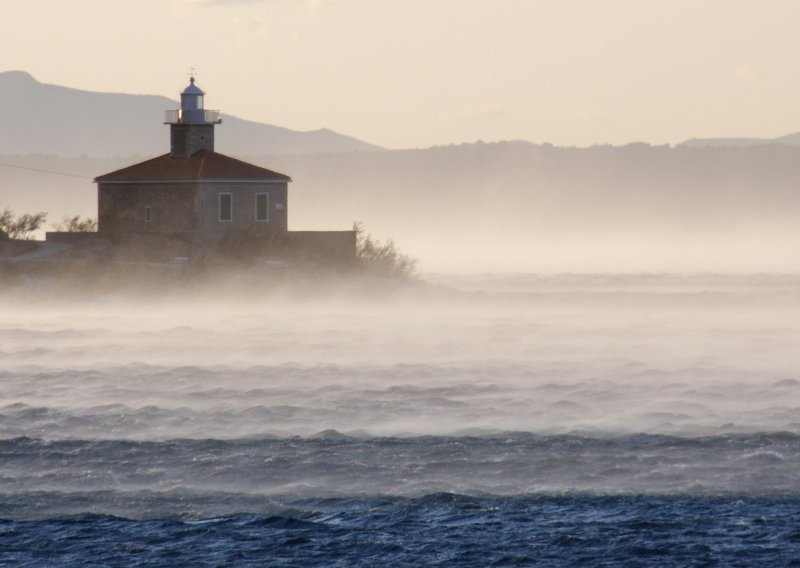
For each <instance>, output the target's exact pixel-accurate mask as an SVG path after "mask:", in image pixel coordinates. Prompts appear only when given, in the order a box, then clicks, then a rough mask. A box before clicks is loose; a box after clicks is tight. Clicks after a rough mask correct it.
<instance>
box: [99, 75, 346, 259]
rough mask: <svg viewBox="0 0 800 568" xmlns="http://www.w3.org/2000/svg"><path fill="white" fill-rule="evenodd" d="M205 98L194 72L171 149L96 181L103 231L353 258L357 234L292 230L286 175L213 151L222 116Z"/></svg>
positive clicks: (173, 126) (171, 116) (115, 238)
mask: <svg viewBox="0 0 800 568" xmlns="http://www.w3.org/2000/svg"><path fill="white" fill-rule="evenodd" d="M204 95H205V93H204V92H203V91H202V90H201V89H200V88H199V87H197V85H195V80H194V77H192V78H191V79H190V82H189V86H188V87H186V89H185V90H184V91H183V92H182V93H181V104H180V109H178V110H170V111H167V112H166V120H165V124H169V127H170V152H169V153H167V154H164V155H162V156H158V157H157V158H153V159H151V160H147V161H144V162H141V163H138V164H134V165H132V166H128V167H126V168H122V169H120V170H116V171H114V172H111V173H107V174H104V175H101V176H98V177H97V178H96V179H95V180H94V181H95V182H96V183H97V194H98V236H99V237H100V238H104V239H108V240H110V241H111V242H128V241H130V240H132V239H137V240H142V239H143V238H147V237H151V238H153V237H163V238H169V239H177V240H181V241H184V242H191V243H193V244H194V245H198V246H208V245H211V244H213V243H215V242H219V241H221V240H222V239H223V238H225V237H236V238H237V239H238V240H237V241H236V242H239V243H245V244H246V245H252V246H253V247H256V248H258V247H260V248H261V249H263V251H264V252H266V253H270V254H272V255H273V256H275V255H277V256H279V257H284V258H287V259H289V258H307V259H314V258H318V259H327V260H330V259H338V260H354V259H355V241H356V235H355V233H354V232H353V231H325V232H320V231H289V230H288V191H287V189H288V184H289V182H291V181H292V180H291V178H290V177H289V176H287V175H285V174H281V173H278V172H274V171H272V170H268V169H266V168H261V167H259V166H255V165H253V164H248V163H246V162H243V161H241V160H236V159H234V158H231V157H229V156H225V155H224V154H220V153H218V152H216V151H215V150H214V127H215V126H216V125H217V124H220V123H221V122H222V118H221V116H220V113H219V111H215V110H206V109H205V106H204V100H203V99H204ZM151 240H152V239H151ZM229 240H230V239H229ZM241 246H244V244H243V245H241Z"/></svg>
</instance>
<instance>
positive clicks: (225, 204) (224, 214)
mask: <svg viewBox="0 0 800 568" xmlns="http://www.w3.org/2000/svg"><path fill="white" fill-rule="evenodd" d="M219 221H220V223H225V222H228V221H233V194H232V193H220V194H219Z"/></svg>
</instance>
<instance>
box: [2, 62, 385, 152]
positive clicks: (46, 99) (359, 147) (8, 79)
mask: <svg viewBox="0 0 800 568" xmlns="http://www.w3.org/2000/svg"><path fill="white" fill-rule="evenodd" d="M177 106H178V103H177V102H176V101H173V100H171V99H168V98H166V97H161V96H154V95H127V94H118V93H96V92H91V91H81V90H78V89H70V88H67V87H60V86H57V85H48V84H44V83H40V82H39V81H37V80H36V79H34V78H33V77H32V76H31V75H29V74H28V73H25V72H23V71H6V72H4V73H0V107H1V108H3V109H4V110H5V115H4V117H3V133H2V136H0V154H18V155H19V154H50V155H57V156H81V155H87V156H96V157H108V156H115V155H119V156H124V155H128V156H130V155H134V154H140V155H155V154H159V153H161V152H167V151H168V150H169V147H168V146H169V133H168V132H167V128H166V127H165V126H164V125H163V124H162V122H163V118H164V111H165V110H167V109H172V108H177ZM223 116H224V122H223V125H222V127H220V128H219V129H218V130H217V147H218V148H219V150H220V151H222V152H225V153H229V154H274V155H280V154H308V153H318V152H353V151H369V150H379V149H380V148H379V147H378V146H374V145H372V144H368V143H366V142H362V141H361V140H357V139H355V138H352V137H349V136H344V135H342V134H337V133H336V132H333V131H331V130H327V129H322V130H314V131H309V132H298V131H295V130H289V129H288V128H281V127H279V126H272V125H269V124H262V123H258V122H251V121H248V120H243V119H240V118H236V117H235V116H227V115H223Z"/></svg>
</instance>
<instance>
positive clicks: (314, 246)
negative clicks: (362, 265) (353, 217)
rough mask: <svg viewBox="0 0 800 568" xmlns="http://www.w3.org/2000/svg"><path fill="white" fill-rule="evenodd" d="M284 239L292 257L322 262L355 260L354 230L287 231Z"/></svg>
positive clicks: (349, 262)
mask: <svg viewBox="0 0 800 568" xmlns="http://www.w3.org/2000/svg"><path fill="white" fill-rule="evenodd" d="M285 239H286V244H285V246H286V252H287V253H289V255H290V256H291V257H292V258H296V259H300V260H307V261H312V262H321V263H324V264H345V265H352V264H355V262H356V232H355V231H289V232H288V233H286V234H285Z"/></svg>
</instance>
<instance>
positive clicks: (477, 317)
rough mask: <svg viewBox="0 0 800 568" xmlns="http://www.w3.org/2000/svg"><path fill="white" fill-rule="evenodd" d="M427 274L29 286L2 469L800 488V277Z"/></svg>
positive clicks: (651, 489)
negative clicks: (328, 281) (152, 285)
mask: <svg viewBox="0 0 800 568" xmlns="http://www.w3.org/2000/svg"><path fill="white" fill-rule="evenodd" d="M429 280H431V281H433V282H434V283H435V284H436V285H434V286H422V287H411V288H408V289H396V290H393V291H386V292H385V293H377V294H371V295H363V294H356V293H352V294H335V295H334V294H325V293H319V294H310V295H299V296H298V295H297V294H294V295H292V294H283V293H280V292H277V293H274V294H249V295H248V294H245V293H234V291H232V290H226V289H220V290H218V293H210V294H209V293H205V294H203V295H199V296H194V295H192V294H187V295H182V294H169V295H167V296H162V297H159V296H157V295H156V296H153V297H150V296H144V297H138V298H135V299H134V298H131V297H126V296H125V295H124V294H114V293H109V294H107V295H105V296H102V297H97V298H92V299H82V300H78V301H74V302H70V301H63V300H59V299H58V297H57V295H53V293H52V292H53V291H51V294H50V296H49V297H48V298H46V299H45V298H41V297H40V298H39V299H36V298H35V295H32V294H30V293H29V292H27V291H20V290H16V291H14V290H12V291H9V292H7V296H6V298H5V299H4V300H3V303H4V306H3V309H2V315H0V346H1V347H0V358H1V360H2V368H1V369H0V379H2V383H3V389H2V394H0V438H2V439H5V440H8V441H7V442H5V443H4V444H5V447H6V451H8V452H10V454H8V455H7V456H6V457H7V459H6V461H5V464H6V465H5V466H4V467H3V471H2V474H3V479H2V481H0V487H2V486H5V490H13V491H16V490H25V491H31V490H41V489H44V488H47V489H53V488H59V487H60V488H62V489H69V490H91V489H98V490H106V491H111V490H114V489H124V490H126V491H132V490H141V489H148V490H152V491H160V490H162V489H169V490H179V489H192V490H197V489H203V488H205V489H209V490H215V491H222V490H224V491H228V492H229V491H236V490H243V491H245V492H246V493H255V494H266V495H273V494H290V495H291V494H294V495H320V494H322V495H340V494H351V493H356V494H362V493H368V494H369V493H376V494H399V495H422V494H425V493H427V492H430V491H456V492H466V493H496V494H497V493H499V494H508V493H512V494H513V493H530V492H545V493H547V492H551V493H552V492H560V491H570V490H580V491H588V492H595V493H600V494H603V493H608V492H611V493H618V492H620V491H623V492H624V491H635V492H645V493H664V492H666V493H670V492H676V491H677V492H681V491H687V490H688V491H696V490H707V491H737V490H744V491H753V492H757V493H759V492H763V491H767V492H769V491H775V490H779V489H781V488H782V489H797V488H800V487H796V486H800V484H799V483H797V482H796V481H794V478H793V477H791V476H789V474H790V471H791V469H792V468H794V467H796V465H797V461H798V454H797V449H798V447H800V406H798V404H797V402H796V400H797V396H798V394H800V376H798V374H797V369H798V368H800V365H799V363H800V354H798V351H797V349H796V346H797V345H798V344H800V317H798V316H800V302H798V300H799V299H800V286H799V284H800V278H798V277H794V276H667V275H662V276H657V275H656V276H653V275H639V276H613V275H597V276H552V277H543V276H538V277H537V276H527V275H518V276H496V275H483V276H463V277H458V276H436V275H433V276H430V277H429ZM23 298H25V301H24V302H22V301H21V300H22V299H23ZM775 432H781V433H782V434H780V435H777V434H769V433H775ZM641 436H645V438H642V437H641ZM753 436H756V437H755V438H754V437H753ZM298 437H299V438H298ZM14 440H17V442H14ZM20 440H21V441H20ZM176 440H183V441H181V442H176ZM189 440H195V441H194V442H192V441H189ZM212 440H214V442H211V441H212ZM74 441H80V443H78V445H77V446H75V445H71V444H74V443H75V442H74ZM119 441H124V442H125V443H126V444H138V445H135V446H133V447H135V448H136V450H135V451H133V450H129V449H126V450H125V451H123V452H122V454H120V453H119V451H121V450H119V448H118V447H117V446H115V442H119ZM23 442H24V444H25V445H26V447H29V449H30V448H32V449H33V452H32V454H28V453H27V451H26V452H22V453H18V452H19V448H17V447H16V444H18V443H23ZM65 443H66V444H67V446H63V444H65ZM9 444H11V445H10V446H9ZM30 444H32V446H30ZM176 444H177V445H176ZM124 447H125V448H130V446H124ZM64 448H70V449H69V451H67V455H68V456H72V457H69V458H66V459H65V460H57V461H54V462H49V461H46V460H43V459H42V455H47V454H48V453H49V452H51V451H56V452H57V453H58V452H62V451H66V450H64ZM115 448H116V449H115ZM578 450H580V451H578ZM128 451H133V453H134V455H135V456H138V458H136V457H132V458H131V459H127V458H126V459H121V455H123V456H124V455H127V454H126V452H128ZM9 455H16V456H17V459H19V460H21V461H20V462H19V463H17V464H16V465H13V464H14V462H15V460H14V459H10V457H9ZM25 456H27V457H25ZM156 456H160V457H159V458H158V463H160V464H162V465H161V466H160V467H159V468H155V469H154V470H153V471H152V472H151V473H148V474H142V473H141V469H142V468H145V469H147V468H146V467H145V466H146V464H149V463H150V461H151V460H152V459H155V457H156ZM547 456H549V457H547ZM648 456H649V457H648ZM29 459H33V460H34V461H36V463H37V464H38V465H37V466H36V469H37V470H39V472H40V473H39V474H38V475H30V474H29V473H26V472H27V471H28V468H29V467H30V466H31V464H30V463H29V462H28V461H26V460H29ZM139 460H141V461H139ZM542 460H544V462H543V461H542ZM48 464H49V465H48ZM78 464H80V467H81V468H84V467H86V466H87V464H94V466H92V467H91V468H90V471H92V474H91V475H85V473H86V470H84V469H80V472H81V473H80V474H77V473H76V472H75V471H74V469H73V468H75V467H78ZM231 464H238V465H236V466H232V465H231ZM621 464H627V465H625V466H624V467H623V466H622V465H621ZM94 467H97V468H98V469H97V471H95V469H94ZM148 467H149V466H148ZM230 467H233V468H234V470H235V472H236V473H235V475H232V474H230V473H220V472H222V471H227V468H230ZM764 467H766V468H767V469H768V470H769V472H771V473H765V472H764V471H763V468H764ZM756 473H757V474H758V475H755V474H756ZM764 475H766V477H764ZM770 475H774V477H773V478H770V477H769V476H770Z"/></svg>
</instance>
